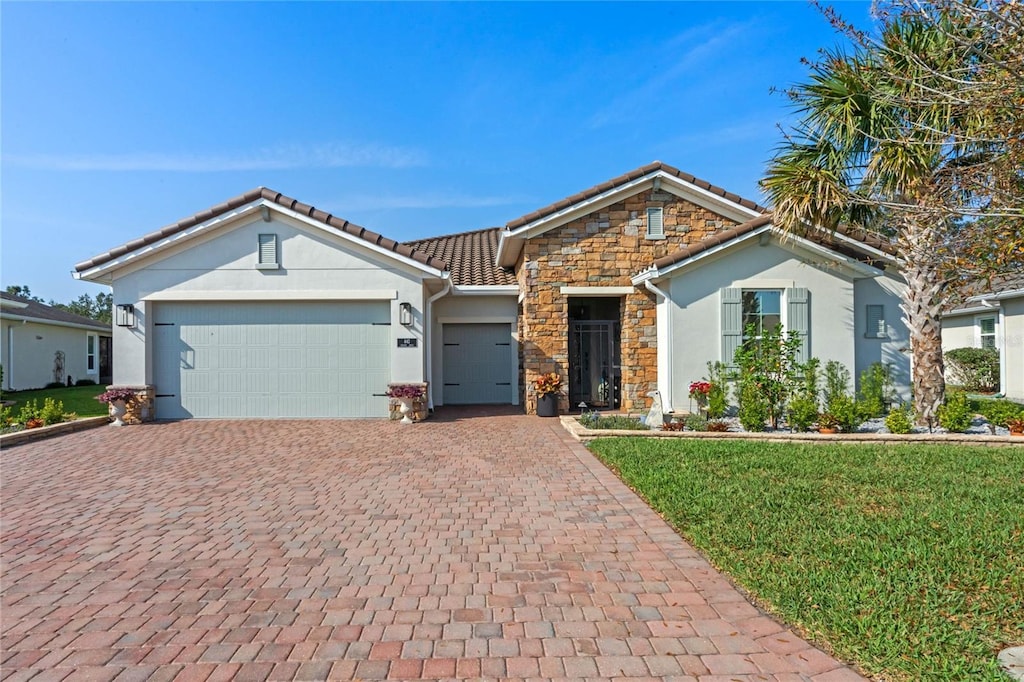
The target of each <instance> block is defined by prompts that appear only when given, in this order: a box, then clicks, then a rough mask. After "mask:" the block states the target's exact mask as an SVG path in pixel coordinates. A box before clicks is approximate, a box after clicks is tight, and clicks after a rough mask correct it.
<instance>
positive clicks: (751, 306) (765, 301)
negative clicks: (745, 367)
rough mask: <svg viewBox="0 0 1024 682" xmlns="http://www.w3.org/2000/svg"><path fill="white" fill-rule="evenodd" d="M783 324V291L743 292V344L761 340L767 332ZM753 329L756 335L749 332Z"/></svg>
mask: <svg viewBox="0 0 1024 682" xmlns="http://www.w3.org/2000/svg"><path fill="white" fill-rule="evenodd" d="M780 324H782V291H781V290H779V289H754V290H751V289H744V290H743V342H744V343H746V342H747V341H751V340H755V339H760V338H761V337H762V336H764V333H765V332H766V331H769V332H770V331H772V330H774V329H775V328H776V327H778V326H779V325H780ZM751 327H753V330H754V335H753V336H749V335H748V330H749V329H751Z"/></svg>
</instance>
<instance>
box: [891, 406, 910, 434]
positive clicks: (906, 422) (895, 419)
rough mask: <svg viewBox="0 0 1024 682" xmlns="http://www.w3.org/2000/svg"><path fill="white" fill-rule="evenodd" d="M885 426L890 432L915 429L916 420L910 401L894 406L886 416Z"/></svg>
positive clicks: (906, 431) (904, 431) (903, 431)
mask: <svg viewBox="0 0 1024 682" xmlns="http://www.w3.org/2000/svg"><path fill="white" fill-rule="evenodd" d="M885 428H887V429H889V432H890V433H910V432H911V431H913V430H914V420H913V418H912V416H911V405H910V403H904V404H903V405H900V406H899V407H897V408H894V409H893V410H892V411H891V412H889V414H888V415H886V417H885Z"/></svg>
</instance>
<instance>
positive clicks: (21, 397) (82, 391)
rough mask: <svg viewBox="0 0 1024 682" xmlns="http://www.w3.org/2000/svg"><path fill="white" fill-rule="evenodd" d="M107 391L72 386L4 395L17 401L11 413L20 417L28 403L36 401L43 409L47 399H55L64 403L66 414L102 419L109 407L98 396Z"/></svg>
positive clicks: (95, 387) (5, 398) (100, 387)
mask: <svg viewBox="0 0 1024 682" xmlns="http://www.w3.org/2000/svg"><path fill="white" fill-rule="evenodd" d="M105 389H106V387H105V386H101V385H96V386H72V387H70V388H41V389H39V390H35V391H15V392H13V393H11V392H8V393H4V394H3V399H4V400H14V401H16V403H15V405H14V407H12V408H11V412H12V413H13V414H14V416H17V415H18V410H20V409H21V406H22V405H24V404H25V403H26V402H30V401H32V400H35V401H36V403H37V404H38V405H39V406H40V407H42V405H43V401H44V400H45V399H46V398H53V399H54V400H60V401H63V403H64V411H65V412H74V413H75V414H77V415H78V416H79V417H101V416H103V415H105V414H107V406H106V405H105V404H103V403H101V402H100V401H98V400H96V396H98V395H99V394H100V393H103V391H104V390H105Z"/></svg>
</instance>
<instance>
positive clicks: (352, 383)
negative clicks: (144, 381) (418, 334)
mask: <svg viewBox="0 0 1024 682" xmlns="http://www.w3.org/2000/svg"><path fill="white" fill-rule="evenodd" d="M389 305H390V304H388V303H385V302H355V301H353V302H345V303H330V304H325V303H312V302H308V303H307V302H301V303H297V302H289V303H287V304H284V305H281V304H274V303H255V302H244V303H231V304H229V303H217V304H198V303H195V304H162V305H158V306H157V308H156V311H155V316H156V317H155V319H156V321H157V322H158V323H167V322H170V323H173V324H172V325H167V326H163V325H159V324H158V326H157V327H156V334H155V336H156V339H155V344H156V345H155V350H154V354H155V355H154V372H155V374H156V379H157V381H156V383H157V394H158V396H160V397H158V402H157V414H158V416H160V417H161V418H180V417H190V416H195V417H297V418H302V417H384V416H386V415H387V403H388V401H387V398H386V397H383V396H380V395H373V394H375V393H378V394H382V393H383V392H384V390H385V389H386V387H387V382H388V381H389V377H390V359H391V358H390V338H391V337H390V328H389V327H388V326H386V325H381V324H377V325H374V324H373V323H374V322H386V321H388V320H389V318H390V309H389ZM167 394H171V395H172V396H173V397H168V395H167Z"/></svg>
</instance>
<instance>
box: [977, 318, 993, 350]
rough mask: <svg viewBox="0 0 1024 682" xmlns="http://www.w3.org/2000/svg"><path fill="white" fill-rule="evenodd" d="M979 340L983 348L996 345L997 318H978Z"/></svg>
mask: <svg viewBox="0 0 1024 682" xmlns="http://www.w3.org/2000/svg"><path fill="white" fill-rule="evenodd" d="M978 340H979V341H980V345H981V347H982V348H995V347H996V318H994V317H979V318H978Z"/></svg>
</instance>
